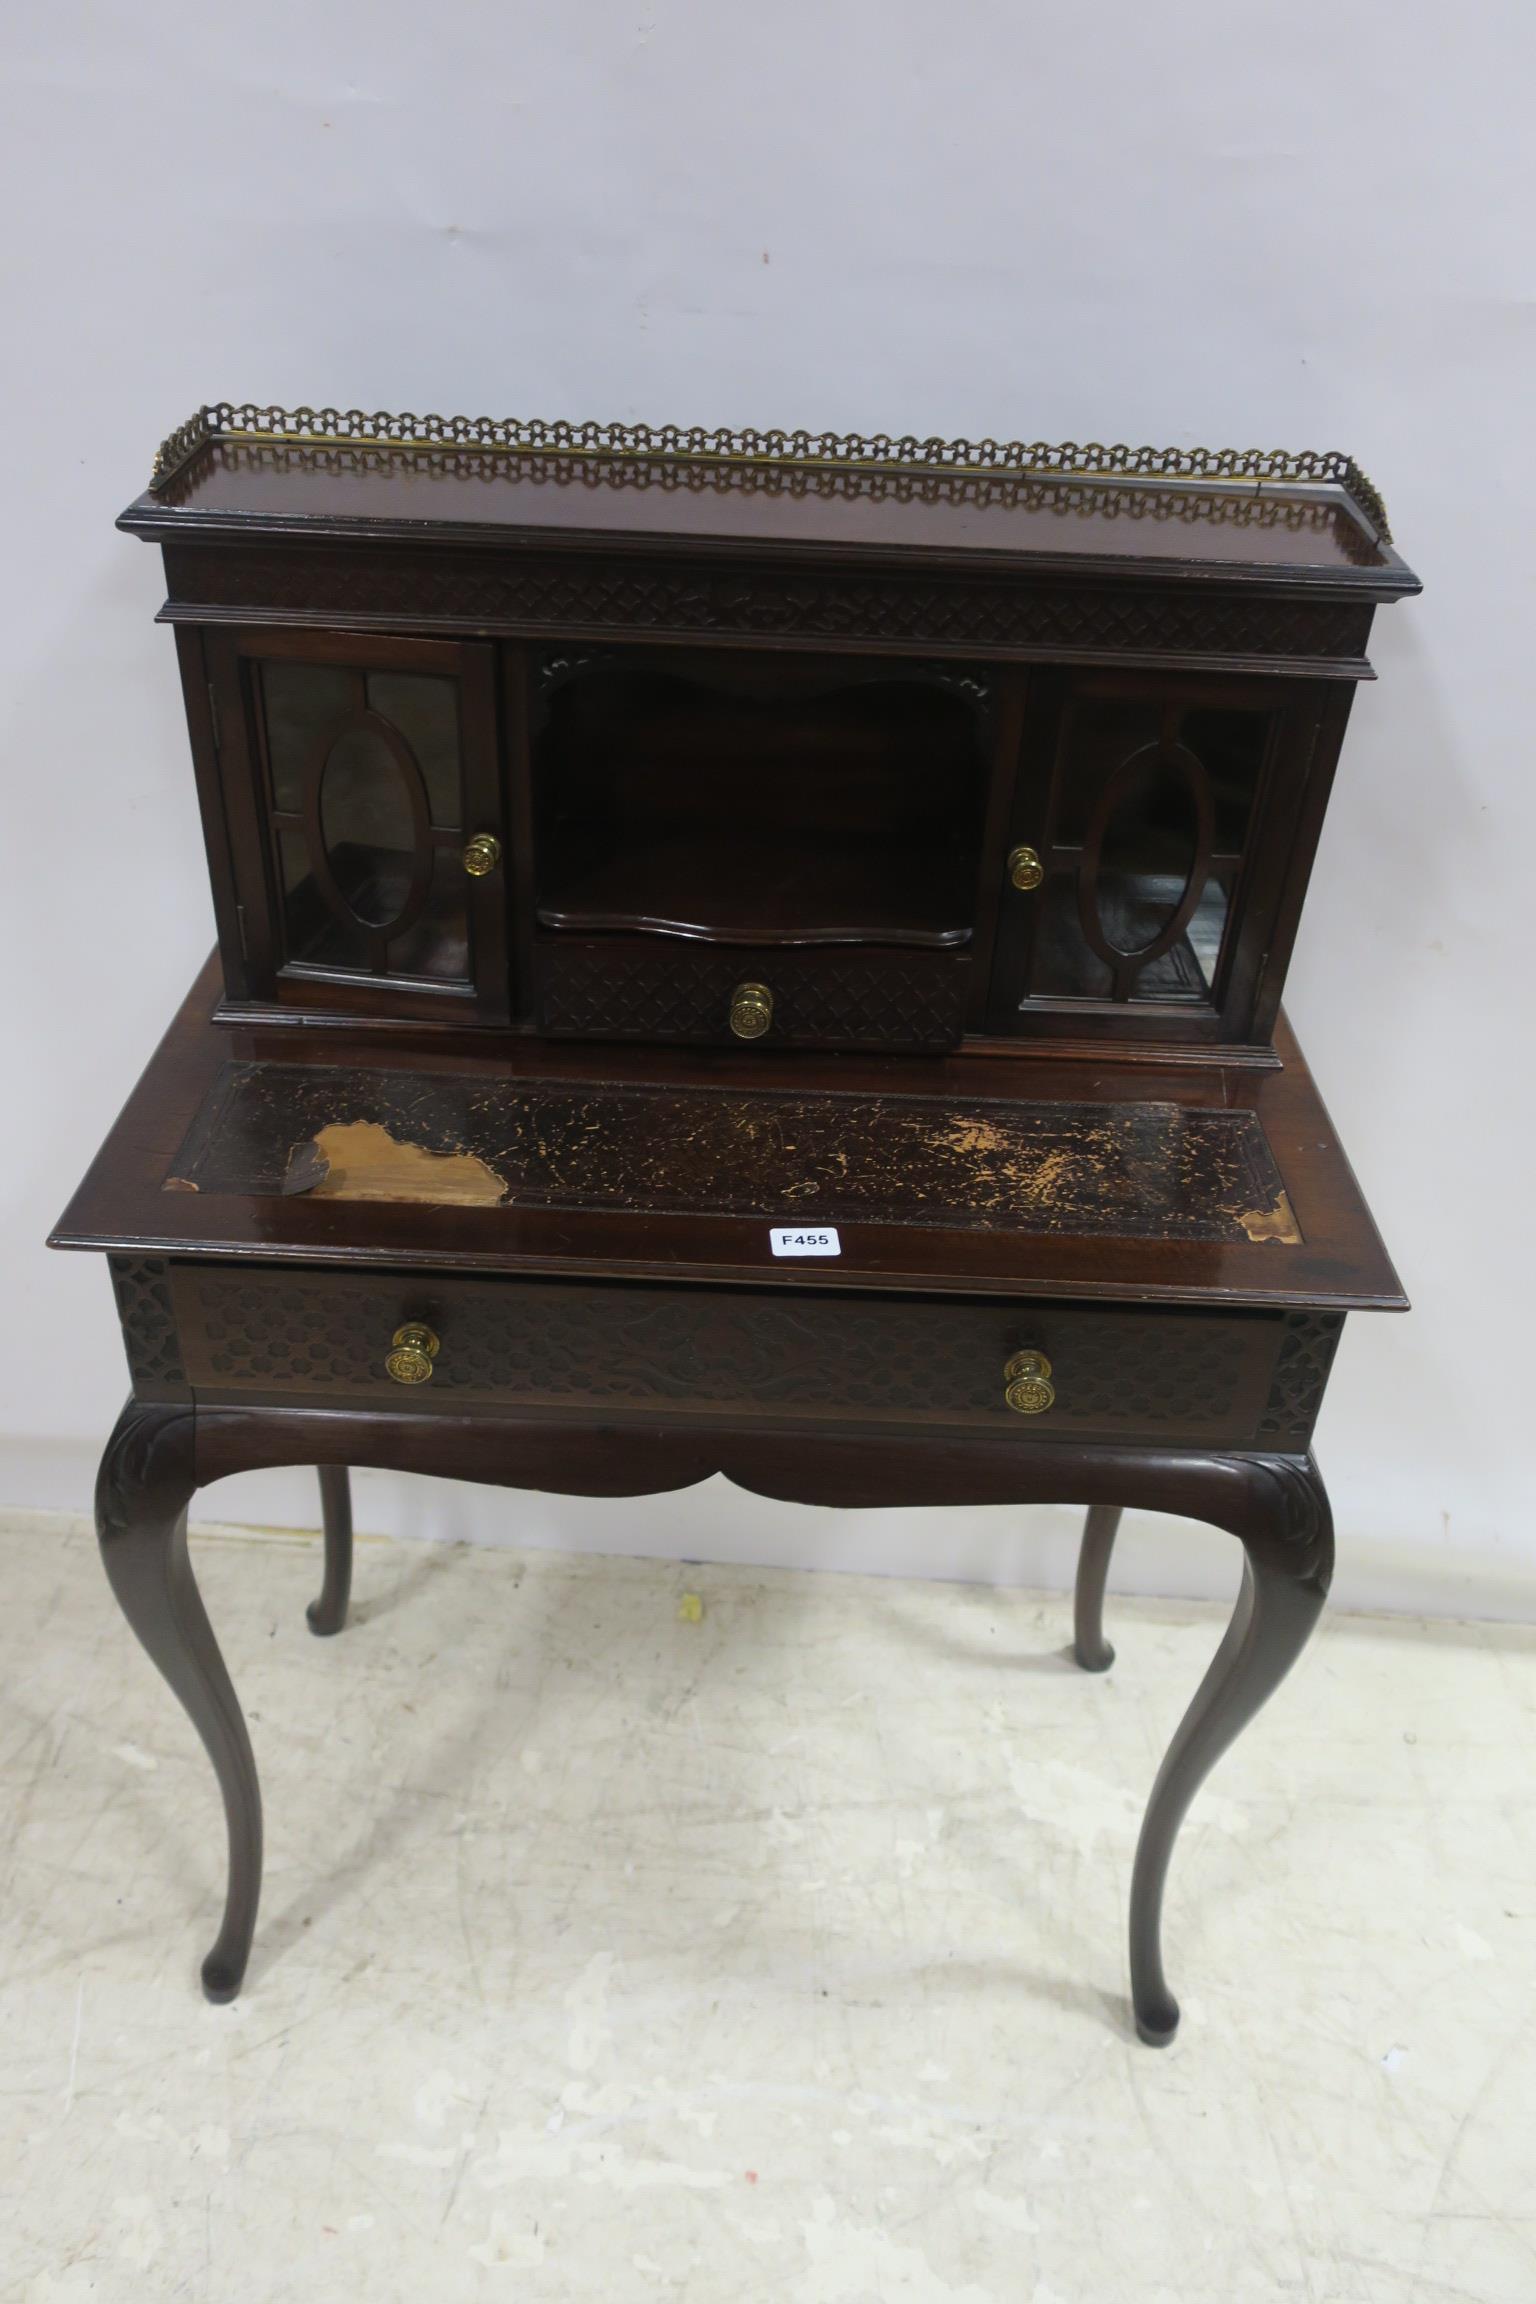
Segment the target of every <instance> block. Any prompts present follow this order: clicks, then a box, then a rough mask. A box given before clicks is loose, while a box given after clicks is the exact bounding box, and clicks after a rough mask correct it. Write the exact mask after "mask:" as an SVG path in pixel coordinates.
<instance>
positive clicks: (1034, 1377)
mask: <svg viewBox="0 0 1536 2304" xmlns="http://www.w3.org/2000/svg"><path fill="white" fill-rule="evenodd" d="M1003 1398H1004V1399H1005V1400H1006V1401H1007V1403H1008V1405H1009V1407H1010V1408H1012V1409H1013V1410H1014V1412H1015V1414H1017V1415H1019V1416H1043V1415H1044V1414H1045V1411H1046V1409H1047V1408H1049V1407H1051V1406H1053V1405H1054V1403H1055V1399H1056V1387H1055V1385H1054V1384H1053V1383H1052V1382H1051V1364H1050V1362H1049V1360H1047V1358H1046V1356H1045V1354H1044V1353H1043V1352H1015V1354H1014V1356H1013V1358H1012V1359H1011V1360H1010V1361H1009V1363H1008V1365H1007V1367H1006V1368H1005V1369H1004V1370H1003Z"/></svg>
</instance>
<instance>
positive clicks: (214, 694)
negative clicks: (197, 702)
mask: <svg viewBox="0 0 1536 2304" xmlns="http://www.w3.org/2000/svg"><path fill="white" fill-rule="evenodd" d="M208 725H209V727H210V728H211V729H212V730H213V748H214V750H215V752H219V751H222V750H223V746H222V745H221V744H220V742H219V693H218V690H217V689H216V688H215V687H214V685H213V682H212V681H211V680H210V681H209V683H208Z"/></svg>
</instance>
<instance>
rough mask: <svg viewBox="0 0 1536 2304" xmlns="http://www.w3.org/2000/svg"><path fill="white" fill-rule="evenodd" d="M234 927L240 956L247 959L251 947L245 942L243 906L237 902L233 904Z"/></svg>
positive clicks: (249, 955)
mask: <svg viewBox="0 0 1536 2304" xmlns="http://www.w3.org/2000/svg"><path fill="white" fill-rule="evenodd" d="M235 928H236V930H237V932H238V934H239V937H240V957H241V959H242V960H245V961H249V959H250V957H251V948H250V945H249V944H248V943H247V942H246V935H245V906H244V905H243V904H237V905H236V906H235Z"/></svg>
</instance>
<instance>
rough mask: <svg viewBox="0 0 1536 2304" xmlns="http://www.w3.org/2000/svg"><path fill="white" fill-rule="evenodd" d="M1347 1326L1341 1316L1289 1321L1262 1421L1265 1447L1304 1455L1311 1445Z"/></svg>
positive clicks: (1298, 1315)
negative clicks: (1339, 1345) (1345, 1326)
mask: <svg viewBox="0 0 1536 2304" xmlns="http://www.w3.org/2000/svg"><path fill="white" fill-rule="evenodd" d="M1343 1326H1344V1315H1343V1313H1342V1312H1292V1313H1289V1314H1288V1315H1287V1317H1286V1322H1285V1334H1284V1336H1283V1337H1282V1339H1281V1343H1280V1350H1279V1352H1278V1353H1277V1354H1276V1356H1275V1372H1274V1377H1273V1379H1272V1381H1271V1384H1270V1388H1269V1398H1268V1400H1267V1401H1266V1402H1265V1404H1264V1412H1263V1414H1262V1416H1261V1417H1260V1419H1259V1440H1260V1444H1261V1445H1262V1446H1263V1447H1265V1448H1275V1449H1279V1450H1281V1451H1282V1452H1284V1453H1285V1454H1287V1455H1289V1454H1293V1453H1294V1454H1298V1455H1299V1454H1300V1453H1301V1451H1302V1450H1303V1449H1305V1448H1306V1447H1307V1446H1308V1444H1309V1443H1310V1441H1311V1438H1312V1427H1313V1425H1314V1424H1315V1423H1316V1421H1317V1412H1318V1409H1319V1408H1320V1407H1321V1406H1322V1404H1323V1393H1324V1392H1325V1390H1326V1389H1327V1385H1328V1372H1329V1370H1330V1368H1331V1367H1332V1366H1333V1355H1334V1353H1335V1352H1336V1351H1337V1349H1338V1343H1339V1336H1340V1333H1341V1332H1342V1330H1343Z"/></svg>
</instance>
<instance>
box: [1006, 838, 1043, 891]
mask: <svg viewBox="0 0 1536 2304" xmlns="http://www.w3.org/2000/svg"><path fill="white" fill-rule="evenodd" d="M1008 877H1009V879H1010V880H1011V881H1012V882H1013V885H1014V886H1015V888H1022V889H1023V890H1024V892H1025V894H1026V895H1027V894H1028V892H1029V890H1030V889H1031V888H1038V887H1039V885H1040V883H1041V881H1042V880H1043V879H1044V878H1045V866H1044V865H1043V864H1042V863H1041V861H1040V859H1039V857H1038V856H1037V855H1036V853H1035V851H1034V849H1033V848H1010V849H1009V851H1008Z"/></svg>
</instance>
